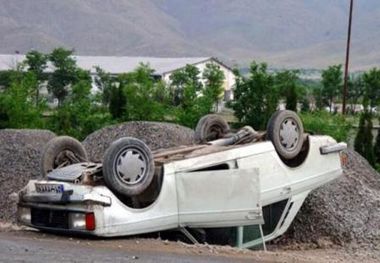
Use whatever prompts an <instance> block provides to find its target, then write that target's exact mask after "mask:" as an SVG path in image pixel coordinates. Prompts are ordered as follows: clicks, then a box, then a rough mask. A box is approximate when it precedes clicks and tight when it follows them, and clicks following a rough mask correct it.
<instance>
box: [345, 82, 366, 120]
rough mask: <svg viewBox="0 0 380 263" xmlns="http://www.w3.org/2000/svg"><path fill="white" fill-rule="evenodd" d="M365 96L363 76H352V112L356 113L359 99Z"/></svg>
mask: <svg viewBox="0 0 380 263" xmlns="http://www.w3.org/2000/svg"><path fill="white" fill-rule="evenodd" d="M363 94H364V81H363V76H362V75H360V76H357V77H355V76H351V77H350V79H349V82H348V101H349V102H350V104H351V105H350V109H351V112H352V113H354V112H355V108H356V105H357V104H358V102H359V99H360V98H361V97H362V96H363Z"/></svg>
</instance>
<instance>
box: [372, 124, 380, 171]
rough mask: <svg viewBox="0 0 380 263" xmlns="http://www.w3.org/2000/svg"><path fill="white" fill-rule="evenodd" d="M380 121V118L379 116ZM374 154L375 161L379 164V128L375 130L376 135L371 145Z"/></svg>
mask: <svg viewBox="0 0 380 263" xmlns="http://www.w3.org/2000/svg"><path fill="white" fill-rule="evenodd" d="M379 122H380V118H379ZM373 151H374V155H375V161H376V163H378V164H379V165H380V129H378V130H377V136H376V142H375V145H374V147H373Z"/></svg>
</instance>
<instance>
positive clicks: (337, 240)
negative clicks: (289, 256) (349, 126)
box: [279, 150, 380, 246]
mask: <svg viewBox="0 0 380 263" xmlns="http://www.w3.org/2000/svg"><path fill="white" fill-rule="evenodd" d="M345 154H347V157H348V164H347V166H346V167H344V173H343V176H341V177H340V178H339V179H337V180H336V181H335V182H332V183H329V184H327V185H325V186H322V187H321V188H319V189H317V190H315V191H313V192H312V193H311V194H310V195H309V196H308V197H307V199H306V201H305V203H304V204H303V206H302V208H301V210H300V211H299V212H298V214H297V216H296V218H295V220H294V221H293V223H292V226H291V227H290V229H289V230H288V231H287V233H286V235H285V236H284V237H282V238H280V240H279V242H280V243H294V242H302V243H305V242H311V243H315V244H320V243H321V240H331V241H332V242H333V243H334V244H336V245H341V246H346V245H352V244H359V245H360V244H362V245H366V246H368V244H376V243H378V242H379V240H380V174H379V173H377V172H376V171H375V170H374V169H373V168H372V167H371V166H370V165H369V164H368V162H367V161H366V160H365V159H364V158H363V157H362V156H361V155H359V154H358V153H356V152H354V151H352V150H347V151H346V152H345Z"/></svg>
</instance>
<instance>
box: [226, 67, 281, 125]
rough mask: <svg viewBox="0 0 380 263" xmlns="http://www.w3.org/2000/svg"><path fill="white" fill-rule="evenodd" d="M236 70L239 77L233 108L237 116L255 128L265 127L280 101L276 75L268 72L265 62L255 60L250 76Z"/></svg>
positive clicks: (242, 121) (243, 122)
mask: <svg viewBox="0 0 380 263" xmlns="http://www.w3.org/2000/svg"><path fill="white" fill-rule="evenodd" d="M234 72H235V75H236V76H237V77H236V88H235V93H234V96H235V100H234V101H233V102H232V108H233V109H234V111H235V115H236V117H237V118H238V119H239V121H240V122H241V123H242V124H247V125H251V126H253V127H254V128H255V129H265V126H266V123H267V121H268V120H269V118H270V116H271V115H272V114H273V112H274V111H276V108H277V105H278V101H279V91H278V89H277V87H276V85H274V77H273V76H272V75H271V74H269V73H268V72H267V65H266V64H265V63H261V64H257V63H256V62H253V63H252V64H251V67H250V76H249V77H248V78H246V77H243V76H241V75H240V74H239V72H238V71H237V70H235V71H234Z"/></svg>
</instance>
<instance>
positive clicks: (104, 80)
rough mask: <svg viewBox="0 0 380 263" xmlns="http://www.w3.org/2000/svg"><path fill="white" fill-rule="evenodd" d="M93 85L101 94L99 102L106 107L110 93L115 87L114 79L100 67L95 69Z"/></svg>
mask: <svg viewBox="0 0 380 263" xmlns="http://www.w3.org/2000/svg"><path fill="white" fill-rule="evenodd" d="M95 70H96V77H95V85H96V87H97V88H98V90H99V92H100V94H101V102H102V104H103V106H104V107H108V106H109V104H110V100H111V93H112V89H113V86H114V85H115V78H113V77H112V76H111V74H110V73H107V72H105V71H104V70H103V69H101V68H100V67H96V68H95Z"/></svg>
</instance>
